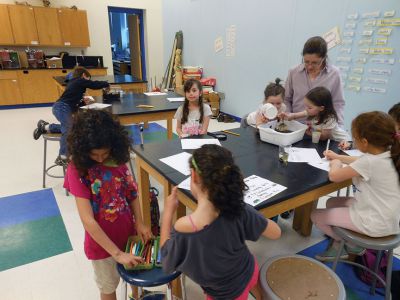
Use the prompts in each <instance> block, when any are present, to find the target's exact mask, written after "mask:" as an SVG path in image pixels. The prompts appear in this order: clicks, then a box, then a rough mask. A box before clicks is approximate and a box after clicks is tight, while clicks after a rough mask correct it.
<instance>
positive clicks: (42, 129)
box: [33, 120, 49, 140]
mask: <svg viewBox="0 0 400 300" xmlns="http://www.w3.org/2000/svg"><path fill="white" fill-rule="evenodd" d="M48 124H49V123H48V122H46V121H43V120H39V121H38V123H37V127H36V128H35V130H34V131H33V138H34V139H35V140H38V139H39V138H40V136H41V135H42V134H43V133H46V132H47V131H46V125H48Z"/></svg>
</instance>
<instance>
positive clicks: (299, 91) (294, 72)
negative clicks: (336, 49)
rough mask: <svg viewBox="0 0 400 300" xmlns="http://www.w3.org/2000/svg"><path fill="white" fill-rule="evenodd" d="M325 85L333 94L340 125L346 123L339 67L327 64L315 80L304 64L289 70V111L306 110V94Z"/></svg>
mask: <svg viewBox="0 0 400 300" xmlns="http://www.w3.org/2000/svg"><path fill="white" fill-rule="evenodd" d="M318 86H323V87H325V88H327V89H328V90H329V91H330V92H331V94H332V102H333V106H334V108H335V110H336V113H337V116H338V124H339V126H343V125H344V116H343V113H344V105H345V101H344V96H343V86H342V80H341V78H340V73H339V69H338V68H336V67H335V66H333V65H330V64H327V65H326V66H325V68H323V69H322V70H321V72H320V74H319V75H318V76H317V78H315V79H314V80H311V79H310V77H309V76H308V74H307V71H306V69H305V67H304V64H300V65H298V66H296V67H294V68H292V69H290V70H289V74H288V76H287V78H286V82H285V104H286V106H287V109H286V111H287V112H300V111H303V110H305V105H304V96H305V95H306V94H307V93H308V91H310V90H311V89H313V88H315V87H318Z"/></svg>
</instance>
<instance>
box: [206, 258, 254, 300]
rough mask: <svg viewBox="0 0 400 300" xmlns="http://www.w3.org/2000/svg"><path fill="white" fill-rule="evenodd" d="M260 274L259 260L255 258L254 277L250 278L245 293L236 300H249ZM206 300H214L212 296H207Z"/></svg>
mask: <svg viewBox="0 0 400 300" xmlns="http://www.w3.org/2000/svg"><path fill="white" fill-rule="evenodd" d="M259 273H260V269H259V267H258V263H257V259H256V258H255V257H254V271H253V275H252V276H251V278H250V281H249V283H248V284H247V286H246V288H245V289H244V291H243V293H241V294H240V295H239V296H238V297H236V298H235V300H247V299H248V298H249V293H250V291H251V289H252V288H253V287H254V286H255V285H256V284H257V282H258V274H259ZM206 300H213V298H211V297H210V296H208V295H207V298H206Z"/></svg>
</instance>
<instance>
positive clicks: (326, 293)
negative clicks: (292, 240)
mask: <svg viewBox="0 0 400 300" xmlns="http://www.w3.org/2000/svg"><path fill="white" fill-rule="evenodd" d="M260 285H261V289H262V293H263V299H265V300H280V299H314V297H316V298H318V299H331V300H345V299H346V292H345V289H344V286H343V283H342V281H341V280H340V278H339V277H338V276H337V275H336V274H335V272H333V271H332V270H331V269H330V268H329V267H327V266H326V265H324V264H322V263H320V262H319V261H317V260H315V259H313V258H310V257H306V256H302V255H279V256H275V257H272V258H270V259H268V260H267V261H266V262H265V263H264V264H263V266H262V267H261V269H260ZM316 298H315V299H316Z"/></svg>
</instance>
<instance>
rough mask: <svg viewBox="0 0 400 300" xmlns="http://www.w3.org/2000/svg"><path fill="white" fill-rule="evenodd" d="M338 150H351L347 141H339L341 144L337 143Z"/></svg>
mask: <svg viewBox="0 0 400 300" xmlns="http://www.w3.org/2000/svg"><path fill="white" fill-rule="evenodd" d="M339 148H340V149H341V150H348V149H351V143H350V142H348V141H341V142H340V143H339Z"/></svg>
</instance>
